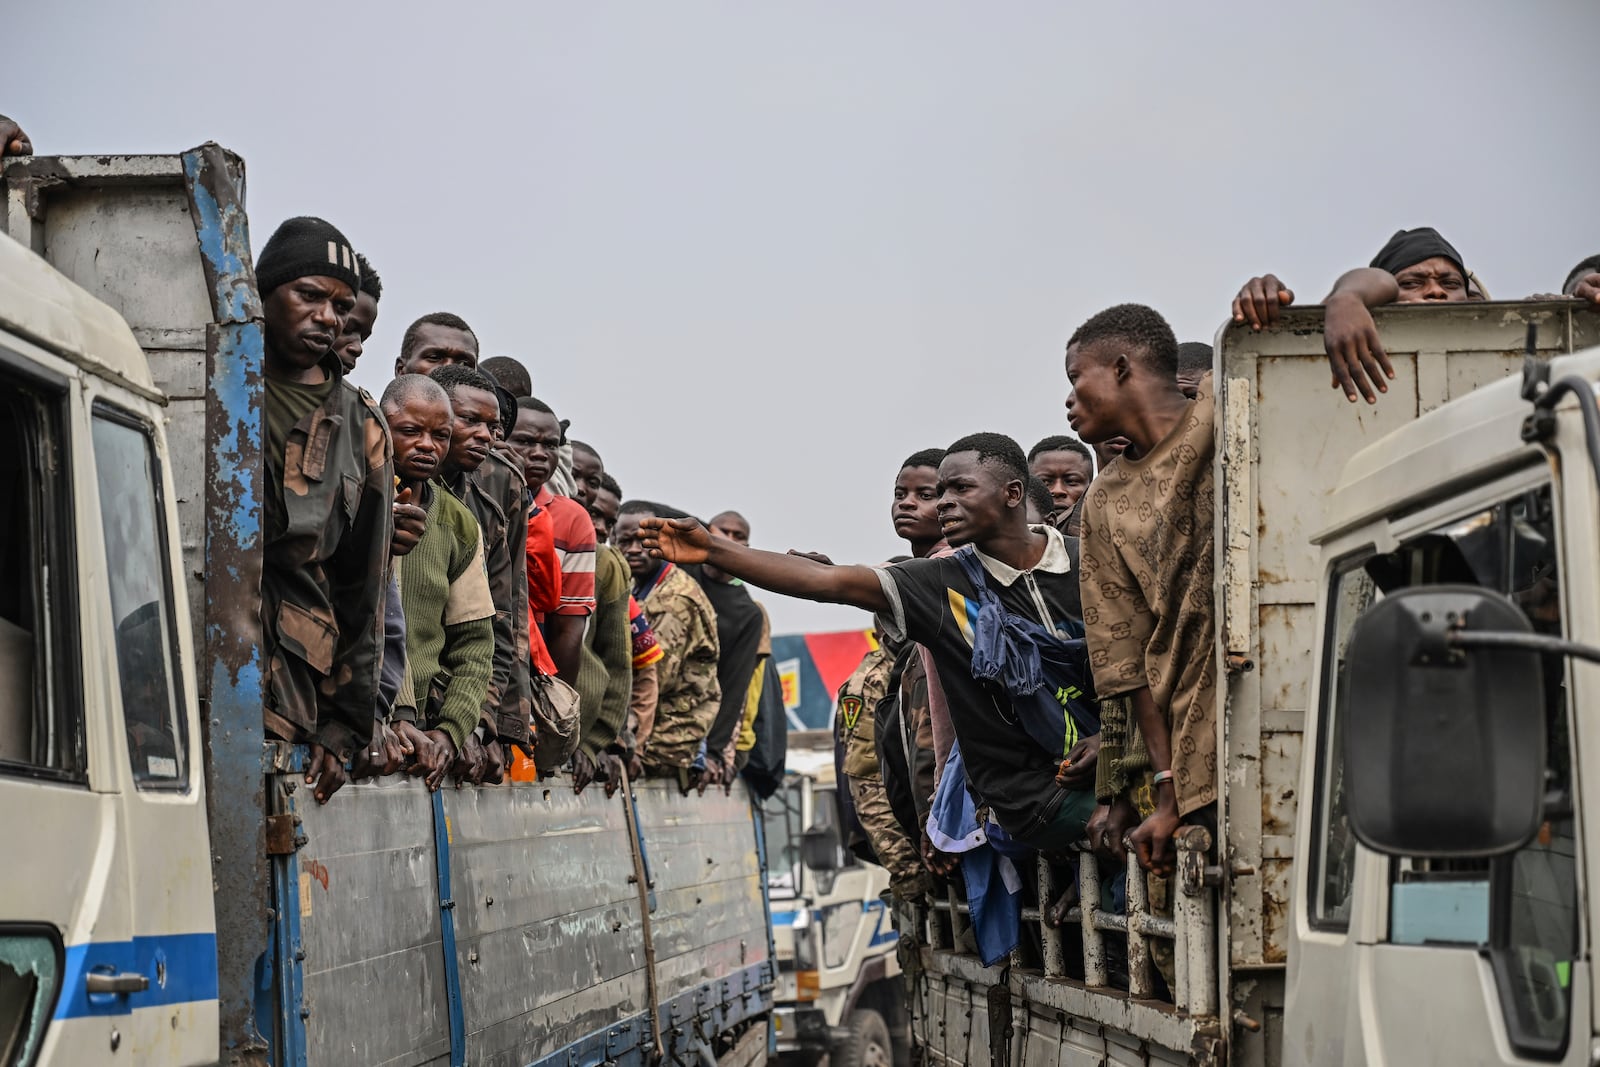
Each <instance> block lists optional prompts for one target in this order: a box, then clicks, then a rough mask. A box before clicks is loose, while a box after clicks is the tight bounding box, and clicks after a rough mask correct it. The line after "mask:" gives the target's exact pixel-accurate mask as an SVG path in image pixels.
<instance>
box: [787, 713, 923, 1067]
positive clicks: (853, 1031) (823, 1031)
mask: <svg viewBox="0 0 1600 1067" xmlns="http://www.w3.org/2000/svg"><path fill="white" fill-rule="evenodd" d="M833 746H834V740H833V733H832V731H830V730H807V731H800V732H795V733H791V734H790V735H789V760H788V765H787V773H786V774H785V775H784V782H783V786H782V787H781V788H780V789H779V790H778V792H777V793H776V794H774V795H773V796H771V797H769V798H768V799H767V800H766V801H765V803H764V805H763V808H764V815H765V826H766V836H767V850H768V851H767V856H768V868H767V887H768V892H769V894H770V896H771V900H772V937H773V949H774V954H775V955H774V958H775V959H776V960H777V961H778V988H777V990H776V993H775V1003H776V1008H775V1010H774V1012H773V1029H774V1033H775V1036H776V1040H777V1044H776V1048H777V1051H778V1054H779V1055H780V1056H781V1057H783V1058H784V1059H785V1060H786V1061H791V1062H796V1063H800V1064H807V1065H811V1064H818V1063H821V1062H823V1060H824V1058H826V1062H827V1063H828V1064H829V1065H830V1067H858V1065H863V1064H873V1065H881V1067H887V1065H888V1064H890V1063H897V1064H903V1063H905V1062H906V1056H907V1052H908V1040H909V1035H908V1033H907V1030H906V1024H907V1017H906V1008H905V989H904V982H903V980H902V978H901V974H900V964H899V961H898V956H897V949H898V945H899V940H900V939H899V935H898V934H897V933H896V932H895V929H894V924H893V916H892V913H891V911H890V909H889V907H888V905H887V903H886V901H885V897H886V895H887V893H888V888H889V873H888V872H887V871H885V870H884V869H883V868H882V867H880V866H878V865H877V864H875V863H867V862H864V861H862V860H861V859H859V858H858V857H857V856H856V855H855V853H854V852H852V851H851V850H850V849H849V848H847V847H846V845H845V841H844V836H843V829H842V820H841V815H840V807H839V794H838V783H837V781H836V779H835V770H834V756H833Z"/></svg>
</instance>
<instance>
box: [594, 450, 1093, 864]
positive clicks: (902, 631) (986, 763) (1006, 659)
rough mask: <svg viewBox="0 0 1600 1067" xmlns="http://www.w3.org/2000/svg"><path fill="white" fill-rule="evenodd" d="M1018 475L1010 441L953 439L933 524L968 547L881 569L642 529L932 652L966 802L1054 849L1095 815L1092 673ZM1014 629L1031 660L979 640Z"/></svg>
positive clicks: (1070, 593)
mask: <svg viewBox="0 0 1600 1067" xmlns="http://www.w3.org/2000/svg"><path fill="white" fill-rule="evenodd" d="M1027 477H1028V462H1027V457H1026V456H1025V455H1024V454H1023V452H1022V449H1021V448H1020V447H1018V445H1017V443H1016V442H1015V441H1013V440H1011V439H1010V438H1009V437H1006V436H1004V435H1003V434H993V433H982V434H971V435H968V436H967V437H963V438H961V439H960V440H958V441H956V442H955V443H954V444H953V445H951V446H950V449H949V451H948V453H947V454H946V455H945V457H944V460H943V462H941V463H940V465H939V481H940V486H941V493H940V498H939V504H938V513H939V518H940V528H941V530H942V532H943V533H944V534H945V536H946V537H948V538H950V539H951V540H952V541H954V540H956V539H957V538H962V539H969V540H970V541H971V542H972V545H973V548H972V549H970V550H963V551H962V552H958V553H957V554H956V555H954V556H950V557H946V558H943V559H913V560H910V561H908V562H906V563H901V564H896V565H894V566H889V567H881V568H879V567H861V566H829V565H826V564H823V563H819V562H817V561H815V560H812V559H808V558H805V557H801V556H795V555H779V554H777V553H773V552H761V551H757V550H756V549H750V548H745V547H743V546H741V545H738V544H735V543H734V542H732V541H729V540H726V539H724V538H714V537H712V536H711V535H710V534H709V532H708V531H706V530H705V529H704V528H702V527H700V526H699V525H698V524H696V523H695V522H693V521H692V520H671V521H666V520H662V519H659V518H655V517H651V518H647V519H644V520H643V521H642V523H641V532H642V535H643V540H644V548H645V549H646V550H647V551H648V552H649V553H651V554H652V555H653V556H654V557H657V558H660V559H664V560H669V561H673V562H676V563H680V564H693V563H705V562H709V563H712V564H713V565H715V566H716V567H718V568H719V569H721V570H723V571H725V572H727V573H728V574H732V575H735V576H737V577H739V578H742V579H743V580H744V581H746V582H749V583H750V584H752V585H756V586H760V587H761V588H763V589H771V590H773V591H774V592H779V593H785V594H788V595H789V596H799V597H804V598H806V599H808V600H818V601H822V602H824V603H840V604H851V605H854V606H855V607H859V608H862V609H864V610H866V611H871V612H873V613H875V614H877V615H878V618H879V625H880V628H881V629H882V631H883V632H884V634H885V635H886V636H887V637H888V638H889V639H890V640H895V639H906V638H909V639H911V640H913V641H916V642H918V643H920V644H924V645H927V646H928V647H929V648H930V649H931V650H932V652H933V657H934V660H935V663H936V665H937V668H938V672H939V676H940V679H941V680H942V682H943V683H944V688H945V691H946V693H947V695H948V696H949V697H950V700H949V708H950V715H951V719H952V722H953V724H954V726H955V732H956V738H957V741H958V742H959V746H960V751H961V754H962V757H963V760H964V763H965V770H966V779H967V785H968V787H969V788H970V790H971V792H972V794H973V795H974V796H975V797H976V798H977V799H978V802H979V804H980V805H987V806H988V808H989V809H990V812H991V814H992V816H993V818H994V819H995V821H996V822H998V823H999V825H1000V827H1001V828H1002V829H1004V830H1005V831H1006V832H1007V833H1008V834H1009V835H1010V836H1011V837H1013V838H1016V839H1018V840H1020V841H1021V842H1022V843H1023V844H1025V845H1028V846H1029V847H1032V848H1036V849H1041V850H1050V851H1055V850H1059V849H1064V848H1066V847H1068V846H1070V845H1071V844H1073V843H1074V842H1075V841H1077V840H1078V839H1079V838H1081V837H1082V835H1083V829H1084V824H1085V822H1086V820H1087V819H1088V816H1089V814H1090V813H1091V811H1092V810H1093V808H1094V794H1093V792H1092V791H1090V790H1089V788H1088V787H1089V786H1090V785H1092V783H1093V781H1094V751H1095V750H1096V749H1097V747H1098V740H1097V737H1098V724H1097V722H1096V720H1095V719H1094V717H1093V709H1092V706H1090V705H1089V704H1088V702H1087V700H1086V699H1085V693H1084V692H1083V690H1082V686H1081V684H1080V683H1082V682H1086V681H1087V678H1086V671H1087V664H1085V663H1083V662H1082V661H1083V656H1082V651H1081V648H1079V647H1078V646H1075V645H1073V644H1072V643H1071V642H1072V640H1073V637H1074V636H1075V634H1076V632H1078V630H1079V627H1080V625H1081V623H1080V621H1079V620H1080V612H1079V610H1078V581H1077V573H1076V571H1077V567H1076V565H1075V563H1074V561H1073V559H1072V552H1071V549H1070V546H1069V545H1068V544H1067V542H1066V541H1065V540H1064V539H1063V538H1062V536H1061V534H1060V533H1059V532H1057V531H1056V530H1054V529H1053V528H1049V527H1044V528H1035V527H1029V525H1028V523H1027V516H1026V513H1025V510H1024V499H1023V496H1024V488H1023V485H1024V482H1025V481H1026V479H1027ZM623 510H624V511H625V512H626V510H627V508H626V505H625V506H624V509H623ZM624 521H626V517H625V518H624ZM621 532H622V531H621V529H620V528H619V536H620V535H621ZM647 558H648V557H647ZM631 562H632V559H631V558H630V563H631ZM974 576H975V577H974ZM975 583H976V584H975ZM974 618H977V619H978V620H979V621H978V622H976V623H975V622H974ZM1014 627H1021V628H1023V629H1024V630H1025V631H1026V632H1027V633H1028V634H1029V635H1030V637H1031V638H1032V640H1031V641H1030V642H1029V643H1028V644H1027V648H1026V651H1024V650H1023V646H1021V645H1014V644H1013V645H1009V647H1008V644H1009V643H1007V642H1004V641H991V640H988V639H986V638H987V635H990V634H999V633H1001V632H1004V631H1008V630H1011V629H1012V628H1014ZM1013 650H1014V651H1013ZM1014 655H1015V656H1020V657H1022V658H1020V659H1013V658H1012V657H1013V656H1014ZM1008 681H1009V682H1010V683H1011V684H1007V683H1008ZM1029 682H1031V683H1033V684H1031V685H1030V684H1028V683H1029ZM1047 738H1048V741H1047V740H1046V739H1047ZM1063 756H1066V757H1067V759H1066V760H1065V761H1064V760H1063ZM1058 779H1059V780H1058Z"/></svg>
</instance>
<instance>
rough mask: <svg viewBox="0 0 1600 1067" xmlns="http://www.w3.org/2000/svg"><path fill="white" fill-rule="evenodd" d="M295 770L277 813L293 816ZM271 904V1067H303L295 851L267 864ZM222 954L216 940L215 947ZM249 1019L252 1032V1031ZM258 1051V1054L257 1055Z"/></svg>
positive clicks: (297, 762)
mask: <svg viewBox="0 0 1600 1067" xmlns="http://www.w3.org/2000/svg"><path fill="white" fill-rule="evenodd" d="M304 752H305V750H304V749H303V748H300V749H298V752H297V754H299V755H300V756H301V757H302V758H300V759H297V760H294V761H293V763H294V765H295V766H296V767H303V766H304V758H303V756H304ZM294 779H295V771H293V770H291V771H289V772H288V773H286V774H285V775H284V776H283V780H282V784H281V786H280V788H279V791H278V793H277V794H276V797H275V801H276V804H275V806H277V807H279V808H281V811H280V814H283V815H287V816H289V817H290V818H293V817H294V808H295V804H294V790H295V784H296V783H295V780H294ZM271 871H272V876H271V882H272V901H273V911H274V913H275V915H276V922H275V929H273V931H272V933H271V936H270V937H269V939H268V940H269V943H270V944H271V946H272V951H273V956H274V961H273V962H274V969H275V970H276V971H277V992H278V998H277V1016H278V1019H277V1023H278V1025H277V1030H278V1033H277V1034H276V1037H277V1047H274V1048H272V1049H271V1050H270V1051H271V1055H272V1062H273V1064H274V1065H275V1067H306V1064H307V1055H308V1053H307V1043H306V1019H307V1018H308V1017H309V1016H310V1014H311V1013H310V1011H309V1010H308V1009H307V1008H306V1003H305V958H306V954H305V946H304V944H303V942H302V940H301V936H300V918H301V916H300V858H299V851H298V846H296V848H294V849H291V850H290V851H289V852H287V853H285V854H283V855H281V856H275V857H273V860H272V864H271ZM217 950H218V952H221V950H222V945H221V943H220V941H219V942H218V945H217ZM254 1029H255V1027H254V1020H252V1025H251V1030H252V1031H254ZM256 1051H263V1050H256Z"/></svg>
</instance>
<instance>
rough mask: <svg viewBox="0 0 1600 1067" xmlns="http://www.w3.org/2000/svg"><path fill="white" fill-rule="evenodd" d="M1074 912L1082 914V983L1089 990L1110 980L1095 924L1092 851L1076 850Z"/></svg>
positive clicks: (1096, 879)
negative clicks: (1075, 910)
mask: <svg viewBox="0 0 1600 1067" xmlns="http://www.w3.org/2000/svg"><path fill="white" fill-rule="evenodd" d="M1078 912H1079V914H1080V915H1082V916H1083V983H1084V985H1086V986H1088V987H1089V988H1091V989H1096V988H1104V987H1105V986H1107V985H1109V984H1110V982H1111V979H1110V977H1109V976H1108V975H1107V974H1106V945H1105V937H1104V935H1103V934H1102V933H1101V930H1100V926H1099V924H1098V923H1097V922H1096V921H1095V920H1096V919H1098V918H1099V917H1100V866H1099V864H1097V863H1096V862H1095V858H1094V853H1093V852H1080V853H1078Z"/></svg>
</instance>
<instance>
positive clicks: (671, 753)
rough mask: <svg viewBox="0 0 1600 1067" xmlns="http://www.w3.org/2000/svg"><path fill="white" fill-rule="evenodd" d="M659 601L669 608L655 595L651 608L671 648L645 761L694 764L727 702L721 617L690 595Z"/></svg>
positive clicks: (657, 765) (661, 668)
mask: <svg viewBox="0 0 1600 1067" xmlns="http://www.w3.org/2000/svg"><path fill="white" fill-rule="evenodd" d="M685 580H686V581H689V582H692V581H693V579H692V578H688V577H687V576H685ZM695 591H696V592H698V588H697V589H696V590H695ZM659 602H660V603H661V604H662V605H664V610H660V611H659V612H658V611H657V608H656V603H657V601H656V600H655V598H652V600H651V602H650V603H648V604H647V605H646V607H645V610H646V611H648V612H650V613H651V615H650V618H651V622H652V624H653V625H654V627H655V631H656V637H657V638H658V639H659V640H660V643H661V647H662V651H663V652H664V653H665V655H664V656H663V657H662V660H661V662H660V663H659V664H657V670H658V678H659V679H660V697H659V699H658V701H657V705H656V721H655V728H654V730H653V731H652V733H651V735H650V743H649V745H648V746H646V748H645V750H644V763H645V766H646V767H648V768H652V769H656V770H661V769H668V768H678V767H686V766H688V765H689V763H690V762H691V761H692V760H693V759H694V757H695V753H696V751H697V750H698V749H699V747H700V744H701V742H702V741H704V740H705V736H706V731H708V730H709V729H711V722H712V720H713V719H715V718H716V717H717V710H718V708H719V707H720V706H721V703H722V689H721V687H720V686H719V685H718V684H717V652H718V649H717V623H716V617H715V616H714V615H713V614H712V613H711V610H710V608H709V606H708V605H705V604H701V603H698V602H697V601H696V599H695V598H693V597H691V596H688V595H684V594H672V595H670V596H668V597H661V598H660V601H659Z"/></svg>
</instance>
